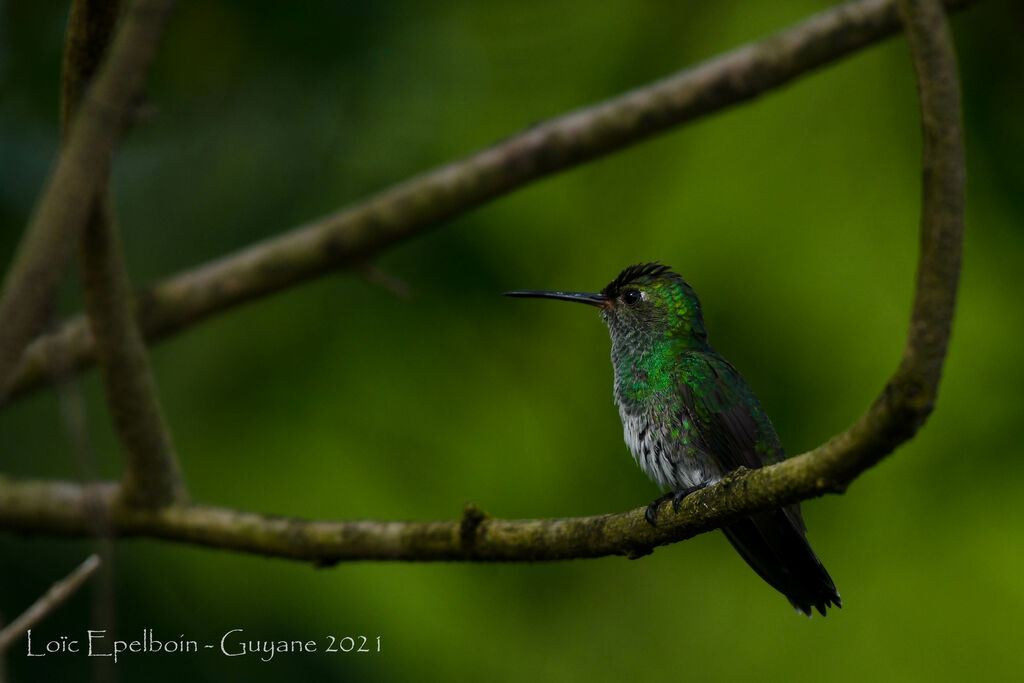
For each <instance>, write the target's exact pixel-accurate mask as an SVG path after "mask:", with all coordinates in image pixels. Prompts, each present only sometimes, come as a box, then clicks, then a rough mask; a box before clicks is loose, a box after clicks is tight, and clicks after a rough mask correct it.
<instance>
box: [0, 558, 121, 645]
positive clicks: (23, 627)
mask: <svg viewBox="0 0 1024 683" xmlns="http://www.w3.org/2000/svg"><path fill="white" fill-rule="evenodd" d="M100 564H101V562H100V556H99V555H96V554H92V555H90V556H89V557H87V558H85V561H84V562H82V564H80V565H78V567H76V568H75V569H74V571H72V572H71V573H70V574H68V575H67V576H66V577H64V578H63V579H61V580H60V581H58V582H57V583H55V584H53V585H52V586H50V589H49V590H48V591H46V593H44V594H43V595H42V597H40V598H39V599H38V600H36V601H35V602H34V603H32V606H31V607H29V608H28V609H27V610H25V611H24V612H22V613H21V615H20V616H18V617H17V618H16V619H15V620H14V621H12V622H11V623H9V624H7V626H5V627H4V629H3V630H2V631H0V655H2V654H3V653H4V652H6V651H7V649H8V648H10V646H11V645H13V644H14V643H15V642H17V640H18V639H19V638H21V637H22V636H24V635H25V633H27V632H28V630H29V629H30V628H33V627H34V626H35V625H36V624H38V623H39V622H41V621H42V620H43V619H45V618H46V616H47V615H48V614H50V613H51V612H53V611H54V610H56V609H57V608H58V607H60V606H61V605H62V604H64V602H65V601H66V600H67V599H68V598H70V597H71V596H72V595H74V594H75V593H76V592H77V591H78V589H79V588H81V587H82V584H84V583H85V582H86V581H87V580H88V579H89V577H90V576H92V575H93V574H94V573H96V570H97V569H99V568H100Z"/></svg>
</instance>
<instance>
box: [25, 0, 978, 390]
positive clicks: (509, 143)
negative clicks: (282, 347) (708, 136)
mask: <svg viewBox="0 0 1024 683" xmlns="http://www.w3.org/2000/svg"><path fill="white" fill-rule="evenodd" d="M973 1H974V0H947V2H946V5H947V6H948V7H949V8H950V9H952V10H957V9H961V8H963V7H966V6H967V5H969V4H971V3H972V2H973ZM899 28H900V21H899V17H898V16H897V11H896V5H895V0H856V1H854V2H849V3H846V4H844V5H841V6H839V7H836V8H834V9H831V10H827V11H825V12H822V13H820V14H818V15H815V16H812V17H810V18H808V19H806V20H804V21H802V22H800V23H799V24H796V25H794V26H792V27H790V28H788V29H785V30H783V31H781V32H779V33H776V34H774V35H772V36H769V37H767V38H764V39H762V40H760V41H757V42H754V43H750V44H748V45H745V46H743V47H740V48H738V49H736V50H733V51H732V52H729V53H727V54H724V55H722V56H719V57H716V58H714V59H712V60H710V61H707V62H705V63H703V64H700V65H697V66H695V67H693V68H690V69H686V70H684V71H681V72H679V73H677V74H675V75H673V76H670V77H668V78H666V79H664V80H661V81H658V82H655V83H652V84H650V85H647V86H644V87H642V88H638V89H636V90H633V91H631V92H628V93H625V94H623V95H620V96H619V97H616V98H613V99H610V100H607V101H605V102H601V103H599V104H596V105H594V106H591V107H589V108H586V109H582V110H580V111H577V112H573V113H570V114H567V115H565V116H562V117H559V118H556V119H552V120H550V121H547V122H545V123H542V124H539V125H537V126H534V127H532V128H530V129H529V130H526V131H524V132H522V133H520V134H518V135H515V136H513V137H511V138H509V139H507V140H505V141H503V142H500V143H498V144H495V145H493V146H491V147H488V148H486V149H484V150H481V151H479V152H477V153H476V154H473V155H471V156H469V157H466V158H465V159H462V160H460V161H456V162H453V163H450V164H448V165H446V166H443V167H440V168H438V169H435V170H433V171H430V172H428V173H426V174H424V175H421V176H419V177H417V178H413V179H411V180H409V181H407V182H405V183H402V184H400V185H397V186H395V187H393V188H391V189H389V190H387V191H385V192H383V193H381V194H379V195H377V196H375V197H372V198H370V199H368V200H365V201H362V202H359V203H357V204H355V205H353V206H351V207H348V208H346V209H343V210H341V211H339V212H337V213H335V214H333V215H329V216H325V217H323V218H321V219H319V220H316V221H313V222H311V223H309V224H306V225H304V226H301V227H298V228H295V229H293V230H292V231H290V232H287V233H284V234H282V235H280V236H277V237H274V238H271V239H268V240H266V241H263V242H260V243H257V244H254V245H251V246H249V247H247V248H245V249H243V250H241V251H239V252H236V253H233V254H228V255H226V256H223V257H221V258H219V259H217V260H216V261H212V262H210V263H207V264H204V265H201V266H198V267H196V268H193V269H191V270H188V271H185V272H183V273H179V274H177V275H174V276H172V277H170V278H168V279H167V280H164V281H163V282H160V283H158V284H157V285H156V286H154V287H152V288H151V289H149V290H148V291H146V292H144V293H142V294H141V295H140V296H139V298H138V300H137V302H136V310H137V316H138V320H139V326H140V328H141V331H142V334H143V336H144V337H145V339H146V340H147V341H148V342H156V341H159V340H161V339H164V338H166V337H168V336H170V335H172V334H174V333H176V332H178V331H179V330H182V329H185V328H187V327H190V326H192V325H195V324H196V323H199V322H201V321H202V320H204V319H206V318H207V317H210V316H212V315H215V314H217V313H218V312H220V311H223V310H225V309H228V308H231V307H234V306H237V305H240V304H242V303H245V302H247V301H250V300H252V299H255V298H258V297H262V296H266V295H268V294H272V293H274V292H277V291H280V290H282V289H285V288H288V287H291V286H293V285H296V284H299V283H301V282H304V281H306V280H308V279H310V278H313V277H317V276H319V275H321V274H323V273H325V272H328V271H330V270H333V269H337V268H344V267H349V266H352V265H355V264H359V263H363V262H365V261H367V260H369V259H371V258H372V257H373V256H374V255H376V254H377V253H378V252H380V251H382V250H384V249H386V248H387V247H389V246H392V245H393V244H395V243H396V242H399V241H402V240H406V239H409V238H411V237H413V236H415V235H418V234H419V233H421V232H423V231H425V230H427V229H429V228H432V227H435V226H437V225H438V224H439V223H441V222H442V221H445V220H447V219H450V218H452V217H454V216H457V215H459V214H462V213H465V212H467V211H469V210H471V209H473V208H474V207H476V206H479V205H480V204H483V203H485V202H487V201H489V200H491V199H493V198H495V197H498V196H501V195H504V194H507V193H510V192H512V191H514V190H516V189H518V188H520V187H522V186H524V185H526V184H528V183H530V182H532V181H534V180H536V179H538V178H543V177H545V176H549V175H552V174H554V173H558V172H560V171H563V170H565V169H567V168H571V167H572V166H575V165H577V164H580V163H583V162H585V161H588V160H590V159H593V158H595V157H599V156H602V155H606V154H611V153H613V152H616V151H618V150H620V149H623V148H625V147H627V146H629V145H632V144H635V143H637V142H640V141H642V140H645V139H648V138H650V137H652V136H653V135H656V134H658V133H660V132H663V131H665V130H667V129H669V128H671V127H673V126H678V125H681V124H684V123H686V122H688V121H692V120H694V119H697V118H700V117H702V116H706V115H708V114H712V113H714V112H716V111H719V110H721V109H724V108H726V107H729V106H732V105H735V104H739V103H741V102H745V101H748V100H751V99H753V98H755V97H757V96H759V95H761V94H763V93H766V92H768V91H770V90H772V89H775V88H778V87H781V86H783V85H785V84H786V83H788V82H789V81H791V80H793V79H795V78H797V77H799V76H802V75H804V74H807V73H808V72H810V71H812V70H814V69H816V68H817V67H819V66H822V65H824V64H827V63H829V62H831V61H834V60H837V59H840V58H842V57H844V56H846V55H849V54H851V53H854V52H856V51H857V50H860V49H862V48H864V47H866V46H868V45H871V44H872V43H875V42H877V41H879V40H882V39H883V38H886V37H888V36H889V35H891V34H893V33H895V32H896V31H898V30H899ZM47 346H57V347H60V348H61V349H62V350H64V353H62V354H59V355H56V356H54V355H50V354H46V353H45V352H44V349H45V347H47ZM47 357H57V358H66V359H67V361H68V362H69V364H70V365H69V367H67V368H62V370H63V371H68V372H74V371H78V370H81V369H83V368H85V367H87V366H88V365H90V364H91V363H92V362H93V361H94V348H93V340H92V338H91V337H90V335H89V331H88V328H87V326H86V324H85V320H84V318H81V317H78V318H75V319H73V320H71V321H69V322H68V324H67V325H65V327H64V328H63V329H62V330H60V331H59V332H58V333H56V334H53V335H48V336H44V337H40V338H39V339H37V340H35V341H34V342H33V343H32V344H31V345H30V346H29V348H28V349H27V350H26V351H25V353H24V355H23V357H22V359H21V363H20V365H19V367H18V370H17V372H16V374H15V377H14V379H13V381H12V384H11V385H10V394H11V396H16V395H22V394H24V393H26V392H28V391H29V390H31V389H34V388H36V387H37V386H39V385H40V384H41V383H42V381H43V379H44V378H45V373H46V368H45V359H46V358H47Z"/></svg>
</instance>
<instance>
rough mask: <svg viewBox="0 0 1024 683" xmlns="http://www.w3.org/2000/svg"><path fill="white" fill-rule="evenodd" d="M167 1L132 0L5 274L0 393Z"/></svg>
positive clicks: (115, 132) (34, 325)
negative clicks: (11, 263)
mask: <svg viewBox="0 0 1024 683" xmlns="http://www.w3.org/2000/svg"><path fill="white" fill-rule="evenodd" d="M172 5H173V2H172V0H137V2H135V3H134V4H133V5H132V9H131V10H130V11H129V12H128V14H127V15H126V17H125V20H124V23H123V25H122V28H121V30H120V31H118V35H117V38H116V39H115V41H114V44H113V45H112V46H111V50H110V58H109V59H108V60H107V62H106V64H105V65H104V67H103V68H102V70H101V71H100V73H99V75H98V76H97V78H96V82H95V83H94V85H93V86H92V87H91V88H89V90H88V92H87V93H86V95H85V99H84V100H83V102H82V105H81V111H80V112H79V114H78V115H77V116H76V117H75V120H74V122H73V123H72V125H71V129H70V133H69V136H68V140H67V144H66V145H65V146H64V148H63V149H62V150H61V153H60V155H59V157H58V159H57V165H56V168H55V169H54V171H53V173H52V174H51V176H50V178H49V179H48V181H47V183H46V186H45V188H44V190H43V192H42V193H41V195H40V198H39V201H38V203H37V205H36V210H35V214H34V216H33V218H32V220H31V221H30V222H29V225H28V228H27V229H26V232H25V236H24V237H23V238H22V241H21V244H20V245H19V246H18V251H17V254H16V255H15V258H14V262H13V265H12V266H11V268H10V270H9V271H8V273H7V276H6V278H5V280H4V286H3V293H2V298H0V330H2V334H0V399H2V398H3V396H4V395H5V394H6V389H7V387H8V386H9V383H10V379H11V377H12V374H13V373H14V371H15V368H16V367H17V363H18V359H19V356H20V355H21V353H22V351H23V350H24V348H25V345H26V344H27V343H28V342H29V340H30V339H31V338H32V335H34V334H36V332H37V331H38V329H39V327H40V325H41V323H42V322H43V319H44V316H45V313H46V309H47V306H48V305H49V303H50V301H51V300H52V298H53V294H54V291H55V290H56V288H57V285H58V284H59V283H60V279H61V276H62V274H63V271H64V266H65V264H66V263H67V261H68V258H69V257H70V252H71V249H72V248H73V246H74V245H75V244H76V243H77V241H78V239H77V238H78V235H79V234H80V233H81V231H82V229H83V227H84V225H85V222H86V218H87V216H88V213H89V211H90V209H91V207H92V204H93V201H92V200H93V198H94V197H95V196H96V191H97V189H98V188H99V186H100V185H101V184H102V183H103V182H105V179H106V177H107V176H108V173H109V169H110V157H111V154H112V152H113V149H114V147H115V145H116V144H117V142H118V139H119V138H120V136H121V133H122V132H123V130H124V127H125V125H126V122H127V119H128V118H129V112H130V111H131V108H132V107H133V106H134V103H135V101H136V99H137V98H138V96H139V93H140V92H141V90H142V84H143V78H144V76H145V73H146V71H147V69H148V67H149V65H150V63H151V62H152V60H153V56H154V54H155V52H156V45H157V43H158V42H159V37H160V35H161V34H162V32H163V28H164V25H165V24H166V20H167V15H168V13H169V9H170V7H171V6H172Z"/></svg>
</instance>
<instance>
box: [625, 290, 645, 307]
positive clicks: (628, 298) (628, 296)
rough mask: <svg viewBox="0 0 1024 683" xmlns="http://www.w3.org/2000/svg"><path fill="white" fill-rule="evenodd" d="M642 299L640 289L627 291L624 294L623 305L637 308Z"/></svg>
mask: <svg viewBox="0 0 1024 683" xmlns="http://www.w3.org/2000/svg"><path fill="white" fill-rule="evenodd" d="M642 298H643V297H642V296H641V295H640V290H638V289H627V290H626V291H625V292H623V293H622V303H624V304H626V305H627V306H636V305H637V304H638V303H640V300H641V299H642Z"/></svg>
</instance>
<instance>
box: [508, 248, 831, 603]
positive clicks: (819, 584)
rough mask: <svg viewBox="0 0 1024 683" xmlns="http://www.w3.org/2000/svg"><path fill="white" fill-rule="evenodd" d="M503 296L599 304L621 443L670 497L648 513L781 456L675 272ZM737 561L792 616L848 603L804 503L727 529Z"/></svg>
mask: <svg viewBox="0 0 1024 683" xmlns="http://www.w3.org/2000/svg"><path fill="white" fill-rule="evenodd" d="M505 295H506V296H515V297H532V298H542V299H558V300H562V301H575V302H577V303H581V304H588V305H590V306H596V307H597V308H599V309H600V312H601V317H602V318H603V319H604V322H605V323H606V324H607V325H608V331H609V332H610V334H611V338H612V354H611V355H612V367H613V369H614V373H615V383H614V391H615V403H616V405H617V406H618V408H619V415H620V417H621V418H622V430H623V436H624V438H625V441H626V444H627V445H628V446H629V450H630V451H631V452H632V454H633V458H634V459H635V460H636V462H637V464H638V465H639V466H640V468H641V469H642V470H643V471H644V473H645V474H647V476H648V477H650V478H651V479H653V480H654V481H655V482H656V483H657V484H658V485H659V486H660V487H661V488H662V490H664V491H667V493H666V494H665V495H663V496H661V497H659V498H656V499H655V500H654V501H653V502H652V503H651V504H650V505H648V506H647V511H646V519H647V521H648V522H649V523H650V524H651V525H656V524H657V516H658V510H659V508H660V506H661V505H662V504H663V503H666V502H668V501H671V502H672V505H673V507H674V508H675V509H678V507H679V504H680V502H681V501H682V500H683V499H684V498H685V497H686V496H688V495H690V494H691V493H693V492H694V491H698V490H700V489H702V488H704V487H706V486H709V485H711V484H714V483H715V482H717V481H719V480H721V479H722V477H724V476H725V475H726V474H728V473H729V472H730V471H732V470H735V469H737V468H739V467H746V468H749V469H756V468H759V467H762V466H763V465H767V464H772V463H776V462H779V461H781V460H783V459H784V458H785V457H786V454H785V451H784V450H783V448H782V443H781V442H780V441H779V437H778V435H777V434H776V433H775V428H774V427H773V426H772V423H771V420H770V419H769V418H768V415H767V413H765V411H764V409H763V408H762V407H761V403H760V401H758V400H757V397H756V396H755V395H754V391H753V390H752V389H751V388H750V385H749V384H747V381H746V380H745V379H743V376H742V375H740V373H739V372H738V371H737V370H736V368H734V367H733V366H732V365H731V364H730V363H729V362H728V361H727V360H726V359H725V358H723V357H722V355H721V354H719V353H718V352H717V351H715V349H713V348H712V347H711V345H710V344H709V343H708V335H707V331H706V330H705V328H704V318H703V314H702V313H701V307H700V301H699V300H698V299H697V294H696V293H695V292H694V291H693V288H691V287H690V285H688V284H687V283H686V282H685V281H684V280H683V278H682V277H681V276H680V275H678V274H677V273H675V272H673V271H672V269H671V268H670V267H668V266H665V265H662V264H660V263H657V262H655V263H642V264H637V265H633V266H629V267H628V268H626V269H625V270H623V271H622V272H621V273H619V275H618V277H616V278H615V279H614V280H612V281H611V282H610V283H609V284H608V286H606V287H605V288H604V289H602V290H601V291H600V292H597V293H588V292H562V291H552V290H517V291H512V292H505ZM722 531H723V532H724V533H725V536H726V538H728V539H729V542H730V543H732V545H733V547H734V548H735V549H736V550H737V551H738V552H739V554H740V556H741V557H742V558H743V559H744V560H745V561H746V562H747V564H748V565H750V567H751V568H752V569H753V570H754V571H755V572H757V573H758V575H759V576H760V577H761V578H762V579H764V580H765V581H766V582H767V583H768V584H769V585H771V586H772V587H773V588H775V589H776V590H778V591H779V592H780V593H782V594H783V595H784V596H786V598H787V599H788V600H789V602H790V603H791V604H792V605H793V607H795V608H796V609H797V611H799V612H801V613H802V614H806V615H808V616H810V615H811V613H812V611H811V608H812V607H813V608H816V609H817V610H818V612H820V613H821V614H822V616H824V615H825V610H826V608H827V607H829V606H830V605H834V606H835V607H842V602H841V600H840V598H839V593H838V592H837V591H836V587H835V584H834V583H832V578H831V577H830V576H829V575H828V572H827V571H826V570H825V567H824V566H823V565H822V563H821V561H820V560H819V559H818V557H817V556H816V555H815V554H814V551H813V550H811V546H810V545H809V544H808V542H807V537H806V527H805V526H804V521H803V516H802V515H801V513H800V506H799V505H787V506H785V507H781V508H779V509H777V510H771V511H768V512H759V513H756V514H754V515H751V516H750V517H747V518H745V519H742V520H740V521H738V522H734V523H732V524H730V525H729V526H726V527H723V528H722Z"/></svg>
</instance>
